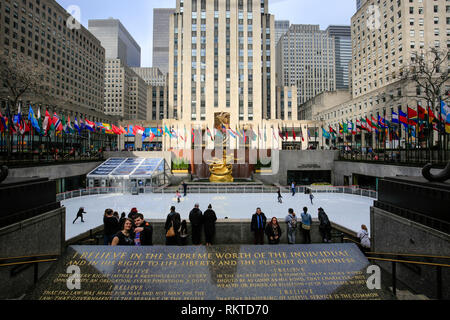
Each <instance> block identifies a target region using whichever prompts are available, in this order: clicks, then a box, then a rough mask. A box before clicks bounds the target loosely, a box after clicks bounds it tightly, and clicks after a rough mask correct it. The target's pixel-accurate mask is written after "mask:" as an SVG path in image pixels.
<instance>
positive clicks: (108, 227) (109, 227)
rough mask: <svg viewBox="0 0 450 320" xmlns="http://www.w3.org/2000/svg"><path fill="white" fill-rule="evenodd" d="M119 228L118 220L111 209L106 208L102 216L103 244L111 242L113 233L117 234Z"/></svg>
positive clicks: (106, 244)
mask: <svg viewBox="0 0 450 320" xmlns="http://www.w3.org/2000/svg"><path fill="white" fill-rule="evenodd" d="M119 230H120V228H119V221H118V220H117V218H116V217H114V213H113V210H112V209H106V210H105V215H104V216H103V239H104V245H105V246H108V245H110V244H111V242H112V240H113V238H114V235H115V234H117V232H119Z"/></svg>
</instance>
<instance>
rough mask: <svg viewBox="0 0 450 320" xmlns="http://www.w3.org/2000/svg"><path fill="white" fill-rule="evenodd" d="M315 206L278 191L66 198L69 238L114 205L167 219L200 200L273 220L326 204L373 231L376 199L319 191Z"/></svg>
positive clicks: (336, 218) (347, 222)
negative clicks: (173, 210) (178, 196)
mask: <svg viewBox="0 0 450 320" xmlns="http://www.w3.org/2000/svg"><path fill="white" fill-rule="evenodd" d="M314 197H315V198H314V200H313V202H314V205H311V202H310V200H309V195H305V194H296V195H295V197H293V196H292V195H291V194H283V203H282V204H280V203H278V201H277V194H275V193H274V194H269V193H259V194H256V193H255V194H233V193H232V194H212V193H211V194H188V195H187V197H186V198H182V199H181V203H177V201H176V198H175V195H174V194H141V195H138V196H133V195H131V194H130V195H128V194H125V195H123V194H105V195H95V196H85V197H79V198H73V199H69V200H64V201H62V205H64V206H65V207H66V239H67V240H68V239H71V238H73V237H75V236H77V235H79V234H81V233H83V232H86V231H88V230H90V229H93V228H96V227H98V226H100V225H102V224H103V214H104V211H105V209H107V208H111V209H113V210H115V211H117V212H119V215H120V214H121V213H122V212H125V213H126V214H127V215H128V213H129V212H130V210H131V208H134V207H135V208H137V209H138V210H139V212H140V213H142V214H144V217H145V219H146V220H149V221H150V222H151V221H152V220H155V219H156V220H160V219H166V217H167V214H168V213H169V211H170V207H171V206H175V207H176V210H177V212H179V213H180V214H181V218H182V219H186V220H189V212H190V211H191V210H192V208H193V207H194V205H195V204H196V203H199V204H200V209H201V210H202V211H205V210H206V209H207V207H208V205H209V204H212V206H213V210H214V211H215V212H216V215H217V218H218V219H219V220H221V219H225V218H228V219H251V216H252V214H253V213H255V211H256V208H257V207H260V208H261V209H262V211H263V212H264V213H265V215H266V216H267V219H268V220H269V219H270V218H272V217H277V218H278V219H283V220H284V218H285V217H286V216H287V214H288V209H289V208H293V209H294V210H295V212H296V213H297V215H299V214H300V213H301V212H302V209H303V207H305V206H306V207H308V209H309V211H308V212H309V213H310V214H311V216H312V217H313V219H314V218H316V219H317V217H318V212H317V209H318V208H320V207H322V208H323V209H324V210H325V212H326V213H327V214H328V216H329V218H330V220H331V221H332V222H334V223H337V224H339V225H341V226H343V227H346V228H348V229H350V230H353V231H356V232H357V231H359V230H360V227H361V224H365V225H366V226H367V227H368V228H369V230H370V207H371V206H372V205H373V201H374V199H372V198H368V197H361V196H358V195H350V194H344V193H315V194H314ZM80 207H84V208H85V211H86V212H87V214H85V215H84V220H85V223H82V222H81V220H80V219H78V220H77V222H75V224H73V223H72V222H73V220H74V219H75V217H76V214H77V211H78V209H79V208H80Z"/></svg>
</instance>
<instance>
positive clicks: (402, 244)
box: [370, 207, 450, 299]
mask: <svg viewBox="0 0 450 320" xmlns="http://www.w3.org/2000/svg"><path fill="white" fill-rule="evenodd" d="M370 220H371V221H370V223H371V232H370V234H371V235H372V237H373V239H372V251H374V252H385V253H404V254H423V255H436V256H447V257H449V256H450V235H449V234H445V233H443V232H440V231H437V230H434V229H432V228H429V227H426V226H424V225H421V224H418V223H416V222H413V221H410V220H407V219H405V218H402V217H399V216H397V215H394V214H391V213H389V212H387V211H384V210H381V209H379V208H375V207H372V208H371V212H370ZM411 260H414V258H411ZM419 261H423V260H419ZM428 262H437V263H444V264H450V260H443V261H442V260H441V261H436V260H429V261H428ZM377 264H378V262H377ZM379 264H380V266H381V267H382V268H383V269H385V270H386V271H388V272H391V270H392V263H390V262H387V263H383V262H381V263H379ZM396 274H397V277H398V279H399V280H400V281H402V282H403V283H405V284H407V285H408V286H410V287H411V289H413V290H416V291H417V292H418V293H421V294H425V295H427V296H428V297H429V298H436V267H434V266H431V267H430V266H419V265H410V264H409V265H408V264H397V272H396ZM449 283H450V269H449V268H442V284H443V298H444V299H450V287H449V286H448V284H449Z"/></svg>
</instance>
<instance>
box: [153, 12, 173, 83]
mask: <svg viewBox="0 0 450 320" xmlns="http://www.w3.org/2000/svg"><path fill="white" fill-rule="evenodd" d="M174 13H175V9H166V8H163V9H153V67H154V68H158V69H159V70H160V71H161V72H162V73H163V74H167V73H168V72H169V38H170V28H169V27H170V17H171V16H172V15H173V14H174Z"/></svg>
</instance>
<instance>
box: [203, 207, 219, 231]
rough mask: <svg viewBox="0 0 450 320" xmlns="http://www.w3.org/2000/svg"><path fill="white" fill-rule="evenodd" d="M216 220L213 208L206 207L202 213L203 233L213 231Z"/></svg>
mask: <svg viewBox="0 0 450 320" xmlns="http://www.w3.org/2000/svg"><path fill="white" fill-rule="evenodd" d="M216 221H217V216H216V213H215V212H214V211H213V210H211V209H208V210H206V211H205V212H204V213H203V224H204V228H205V233H207V234H214V233H215V231H216Z"/></svg>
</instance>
